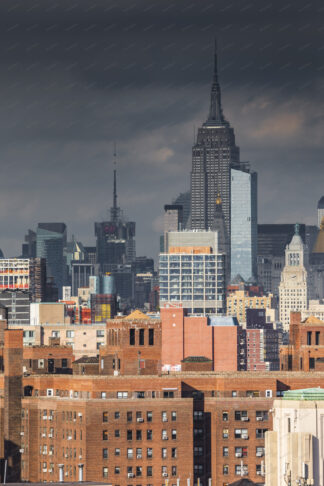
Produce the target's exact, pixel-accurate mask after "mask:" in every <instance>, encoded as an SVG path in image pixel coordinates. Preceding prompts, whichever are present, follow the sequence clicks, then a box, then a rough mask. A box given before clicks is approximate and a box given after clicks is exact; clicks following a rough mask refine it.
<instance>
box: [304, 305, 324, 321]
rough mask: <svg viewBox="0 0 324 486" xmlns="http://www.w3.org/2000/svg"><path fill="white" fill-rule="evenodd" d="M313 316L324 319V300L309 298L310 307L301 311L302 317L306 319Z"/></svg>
mask: <svg viewBox="0 0 324 486" xmlns="http://www.w3.org/2000/svg"><path fill="white" fill-rule="evenodd" d="M311 316H313V317H317V318H318V319H320V320H321V321H324V300H309V302H308V308H307V309H303V310H302V311H301V318H302V320H304V319H307V318H308V317H311Z"/></svg>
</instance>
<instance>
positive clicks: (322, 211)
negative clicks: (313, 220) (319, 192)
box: [317, 196, 324, 228]
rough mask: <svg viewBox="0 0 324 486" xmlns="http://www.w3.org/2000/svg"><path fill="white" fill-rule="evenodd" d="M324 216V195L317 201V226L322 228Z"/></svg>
mask: <svg viewBox="0 0 324 486" xmlns="http://www.w3.org/2000/svg"><path fill="white" fill-rule="evenodd" d="M323 218H324V196H322V197H321V199H320V200H319V201H318V203H317V226H318V227H319V228H320V227H321V223H322V220H323Z"/></svg>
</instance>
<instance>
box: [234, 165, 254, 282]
mask: <svg viewBox="0 0 324 486" xmlns="http://www.w3.org/2000/svg"><path fill="white" fill-rule="evenodd" d="M230 247H231V278H234V277H235V276H236V275H241V276H242V277H243V279H244V280H249V279H252V280H256V278H257V174H256V172H251V171H250V167H249V164H245V166H244V170H243V165H242V168H241V169H240V170H237V169H231V245H230Z"/></svg>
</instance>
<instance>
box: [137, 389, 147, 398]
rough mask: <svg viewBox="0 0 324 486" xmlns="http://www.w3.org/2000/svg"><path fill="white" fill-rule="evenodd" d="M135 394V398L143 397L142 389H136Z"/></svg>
mask: <svg viewBox="0 0 324 486" xmlns="http://www.w3.org/2000/svg"><path fill="white" fill-rule="evenodd" d="M135 395H136V398H145V392H144V391H136V392H135Z"/></svg>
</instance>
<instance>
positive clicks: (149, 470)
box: [146, 466, 153, 476]
mask: <svg viewBox="0 0 324 486" xmlns="http://www.w3.org/2000/svg"><path fill="white" fill-rule="evenodd" d="M152 474H153V468H152V466H147V469H146V476H152Z"/></svg>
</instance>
